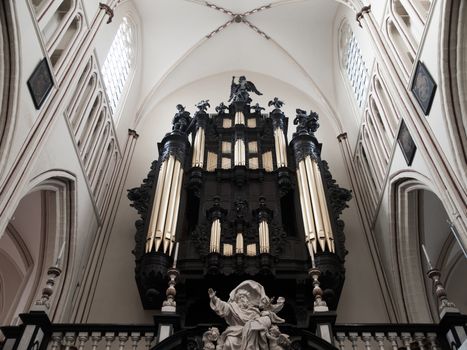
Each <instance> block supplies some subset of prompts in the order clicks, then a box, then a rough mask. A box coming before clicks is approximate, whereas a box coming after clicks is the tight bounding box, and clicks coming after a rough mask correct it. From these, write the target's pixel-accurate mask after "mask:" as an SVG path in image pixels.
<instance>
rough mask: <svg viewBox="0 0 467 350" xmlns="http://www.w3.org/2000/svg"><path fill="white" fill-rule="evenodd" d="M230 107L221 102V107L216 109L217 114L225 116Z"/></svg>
mask: <svg viewBox="0 0 467 350" xmlns="http://www.w3.org/2000/svg"><path fill="white" fill-rule="evenodd" d="M228 109H229V107H228V106H226V105H225V104H224V102H221V103H220V105H219V106H217V107H216V112H217V113H218V114H224V113H225V111H226V110H228Z"/></svg>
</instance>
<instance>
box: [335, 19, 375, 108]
mask: <svg viewBox="0 0 467 350" xmlns="http://www.w3.org/2000/svg"><path fill="white" fill-rule="evenodd" d="M340 36H341V38H340V46H341V47H340V54H341V64H342V70H343V71H344V72H345V74H346V76H347V80H348V82H349V84H350V88H351V90H352V92H353V95H354V97H355V101H356V103H357V106H358V108H359V109H362V108H363V107H364V101H365V98H366V93H367V91H368V85H369V79H368V69H367V67H366V64H365V61H364V59H363V56H362V53H361V50H360V47H359V45H358V42H357V38H356V37H355V34H354V32H353V31H352V29H351V28H350V26H349V24H348V23H347V22H344V24H343V25H342V26H341V30H340Z"/></svg>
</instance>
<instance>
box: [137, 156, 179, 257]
mask: <svg viewBox="0 0 467 350" xmlns="http://www.w3.org/2000/svg"><path fill="white" fill-rule="evenodd" d="M182 178H183V169H182V166H181V163H180V161H178V160H176V159H175V157H174V156H173V155H170V156H169V157H168V159H166V160H164V162H163V163H162V165H161V169H160V171H159V179H158V182H157V187H156V193H155V196H154V204H153V210H152V213H151V218H150V221H149V230H148V235H147V242H146V252H147V253H148V252H151V251H152V250H154V251H158V250H159V248H160V246H161V244H162V251H163V252H164V253H167V252H169V254H171V252H172V249H173V244H174V241H175V230H176V227H177V220H178V209H179V204H180V192H181V184H182Z"/></svg>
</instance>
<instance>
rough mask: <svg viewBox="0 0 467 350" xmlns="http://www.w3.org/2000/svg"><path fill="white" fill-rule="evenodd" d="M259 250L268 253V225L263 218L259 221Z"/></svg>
mask: <svg viewBox="0 0 467 350" xmlns="http://www.w3.org/2000/svg"><path fill="white" fill-rule="evenodd" d="M259 252H260V253H269V227H268V223H267V222H266V221H265V220H261V221H260V223H259Z"/></svg>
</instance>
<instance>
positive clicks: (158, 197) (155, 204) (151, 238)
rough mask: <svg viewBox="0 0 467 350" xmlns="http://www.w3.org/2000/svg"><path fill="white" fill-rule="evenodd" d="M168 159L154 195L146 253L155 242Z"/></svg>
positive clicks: (160, 170)
mask: <svg viewBox="0 0 467 350" xmlns="http://www.w3.org/2000/svg"><path fill="white" fill-rule="evenodd" d="M166 165H167V160H165V161H164V162H163V163H162V164H161V167H160V169H159V180H158V181H157V187H156V194H155V195H154V201H153V205H152V212H151V218H150V220H149V230H148V234H147V238H146V253H148V252H149V251H151V248H152V244H153V243H154V235H155V231H156V224H157V216H158V213H159V206H160V203H161V196H162V188H163V187H164V186H163V182H164V179H165V173H166V170H167V166H166Z"/></svg>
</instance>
